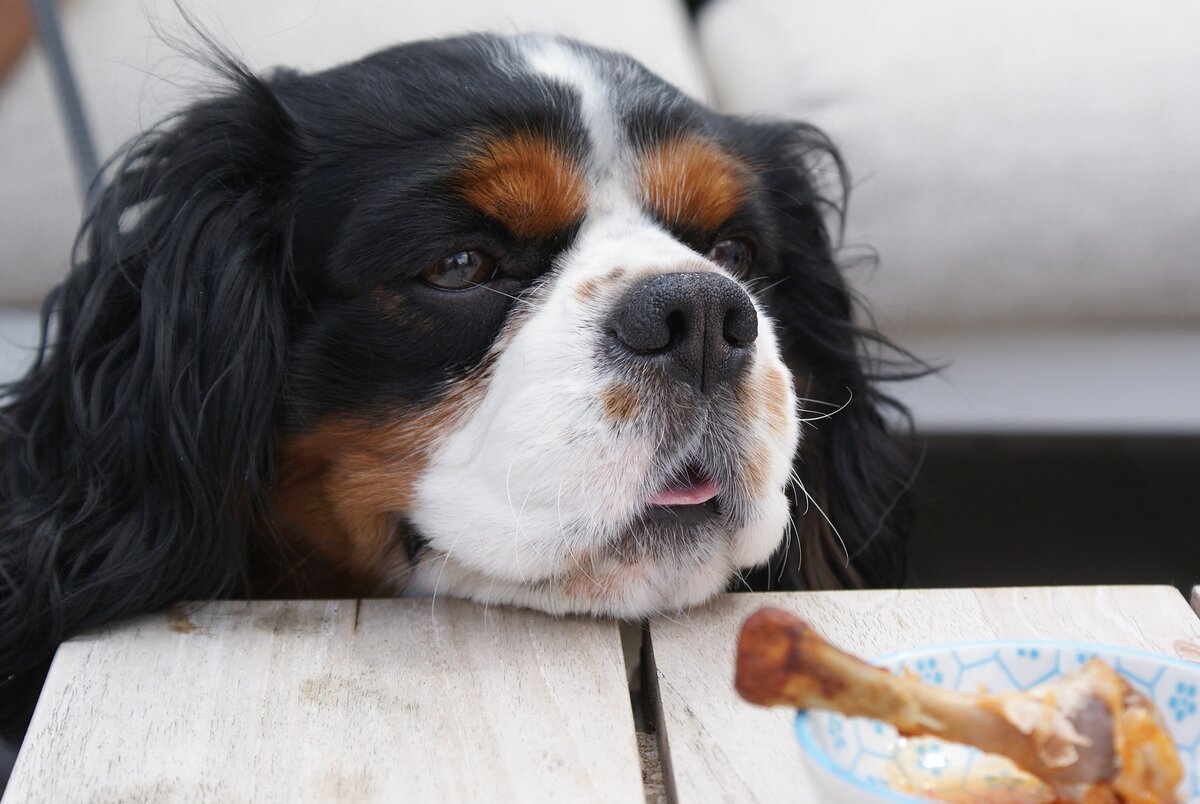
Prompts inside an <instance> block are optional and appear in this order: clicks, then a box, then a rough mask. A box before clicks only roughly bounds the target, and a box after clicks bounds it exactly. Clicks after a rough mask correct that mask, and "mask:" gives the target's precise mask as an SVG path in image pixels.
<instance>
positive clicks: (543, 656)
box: [5, 600, 643, 803]
mask: <svg viewBox="0 0 1200 804" xmlns="http://www.w3.org/2000/svg"><path fill="white" fill-rule="evenodd" d="M83 800H89V801H156V802H157V801H202V800H203V801H255V802H258V801H279V802H293V801H356V802H357V801H427V800H445V801H480V800H487V801H516V800H520V801H606V802H607V801H636V802H639V803H640V802H642V800H643V796H642V784H641V778H640V769H639V763H638V750H637V745H636V740H635V736H634V726H633V719H632V715H631V712H630V707H629V697H628V688H627V685H626V676H625V668H624V664H623V661H622V658H621V646H620V640H619V637H618V633H617V627H616V625H615V624H614V623H610V622H602V621H596V620H585V619H557V618H552V617H549V616H546V615H541V614H536V613H532V612H526V611H513V610H506V609H495V608H493V609H490V610H486V611H485V610H484V609H482V608H479V607H476V606H473V605H470V604H466V603H459V602H454V601H438V603H437V605H436V607H431V604H430V602H429V601H428V600H371V601H362V602H361V603H356V602H355V601H340V602H315V601H307V602H256V603H244V602H224V603H212V604H206V605H203V606H189V607H185V608H183V609H179V610H176V611H174V612H172V613H169V614H165V615H160V616H155V617H147V618H144V619H141V620H138V621H134V622H130V623H127V624H125V625H122V626H119V627H116V628H113V629H110V630H106V631H103V632H98V633H94V634H91V635H88V636H85V637H80V638H77V639H74V640H71V641H70V642H67V643H65V644H64V645H63V646H62V648H61V649H60V650H59V652H58V655H57V656H56V658H55V660H54V665H53V667H52V668H51V671H50V675H49V678H48V680H47V683H46V688H45V691H44V692H43V695H42V699H41V701H40V703H39V705H38V709H37V712H36V713H35V715H34V719H33V723H32V726H31V729H30V732H29V736H28V738H27V739H26V741H25V745H24V748H23V749H22V752H21V754H20V756H19V757H18V760H17V765H16V768H15V771H14V774H13V779H12V782H11V784H10V786H9V788H8V792H7V795H6V796H5V801H6V802H8V801H11V802H23V801H83Z"/></svg>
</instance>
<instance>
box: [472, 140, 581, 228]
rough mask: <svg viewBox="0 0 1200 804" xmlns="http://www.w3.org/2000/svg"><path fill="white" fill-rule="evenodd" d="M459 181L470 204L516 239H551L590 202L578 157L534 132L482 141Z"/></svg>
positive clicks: (578, 217)
mask: <svg viewBox="0 0 1200 804" xmlns="http://www.w3.org/2000/svg"><path fill="white" fill-rule="evenodd" d="M454 184H455V186H456V187H457V189H458V192H459V193H460V194H461V195H462V197H463V198H464V199H466V201H467V203H469V204H470V205H471V206H473V207H475V208H476V209H478V210H479V211H480V212H482V213H484V214H485V215H487V216H488V217H490V218H492V219H494V220H496V221H499V222H500V223H501V224H503V225H504V226H505V228H507V229H508V230H509V231H510V232H512V233H513V234H514V235H516V236H517V237H528V238H548V237H552V236H554V235H556V234H558V233H560V232H562V231H563V230H565V229H568V228H570V227H571V226H573V225H574V224H575V223H577V222H578V221H579V220H580V219H582V218H583V213H584V211H585V209H586V206H587V185H586V181H585V179H584V176H583V171H582V169H581V168H580V166H579V163H578V160H577V159H576V158H575V157H573V156H572V155H571V154H569V153H568V152H567V151H566V150H565V149H563V148H562V147H560V146H558V145H556V144H555V143H553V142H551V141H550V140H548V139H546V138H544V137H539V136H536V135H533V134H515V135H512V136H508V137H503V138H500V139H491V140H487V141H484V142H481V143H479V144H478V145H477V147H476V150H475V153H473V154H472V156H471V157H470V158H469V160H468V166H467V167H466V168H465V169H464V170H462V171H460V172H459V174H458V175H457V176H456V177H455V179H454Z"/></svg>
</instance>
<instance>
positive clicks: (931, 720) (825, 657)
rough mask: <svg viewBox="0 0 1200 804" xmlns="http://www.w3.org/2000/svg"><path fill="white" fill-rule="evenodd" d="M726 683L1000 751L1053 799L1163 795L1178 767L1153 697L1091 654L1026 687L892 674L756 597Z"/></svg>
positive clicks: (749, 695) (766, 697) (781, 701)
mask: <svg viewBox="0 0 1200 804" xmlns="http://www.w3.org/2000/svg"><path fill="white" fill-rule="evenodd" d="M735 686H736V687H737V690H738V692H739V693H740V694H741V696H742V697H743V698H745V699H746V700H748V701H750V702H751V703H756V704H760V705H762V706H771V705H787V706H795V707H799V708H801V709H808V708H816V709H831V710H834V711H837V712H842V713H844V714H846V715H850V716H857V717H870V718H875V719H877V720H883V721H886V722H888V723H891V724H892V725H894V726H895V727H896V728H897V729H898V730H899V731H900V733H901V734H903V735H906V736H915V735H931V736H936V737H940V738H942V739H945V740H949V741H951V742H958V743H964V744H967V745H972V746H975V747H977V748H979V749H981V750H983V751H987V752H990V753H995V754H1001V755H1003V756H1006V757H1008V758H1010V759H1012V760H1013V762H1015V763H1016V764H1017V765H1018V766H1020V767H1021V768H1024V769H1025V770H1027V771H1029V772H1030V773H1032V774H1034V775H1036V776H1038V777H1040V778H1041V779H1043V780H1044V781H1045V782H1047V783H1048V784H1050V785H1051V786H1052V787H1053V788H1054V790H1055V793H1056V794H1057V795H1058V796H1059V797H1060V798H1062V799H1063V800H1065V801H1086V802H1104V801H1112V802H1129V803H1130V804H1132V803H1133V802H1137V803H1138V804H1155V803H1158V804H1172V803H1173V802H1176V801H1177V798H1176V792H1175V790H1176V788H1177V786H1178V785H1179V781H1180V779H1181V778H1182V775H1183V773H1182V768H1181V766H1180V763H1179V758H1178V756H1177V755H1176V753H1175V745H1174V742H1173V741H1172V740H1171V737H1170V735H1169V734H1168V733H1167V731H1166V728H1165V727H1164V726H1163V724H1162V721H1161V719H1160V717H1159V716H1158V713H1157V712H1156V711H1155V710H1154V708H1153V705H1152V704H1151V703H1150V702H1149V701H1148V700H1146V698H1145V697H1144V696H1142V695H1141V694H1140V693H1138V692H1137V691H1136V690H1134V689H1132V688H1131V687H1130V686H1129V684H1128V683H1126V682H1125V680H1124V679H1123V678H1121V676H1120V675H1118V674H1117V673H1116V672H1115V671H1114V670H1112V669H1111V668H1110V667H1109V666H1108V665H1106V664H1104V663H1103V662H1099V661H1094V660H1093V661H1092V662H1089V663H1088V664H1087V665H1085V666H1084V667H1083V668H1082V669H1081V670H1080V671H1078V672H1077V673H1073V674H1071V675H1068V676H1064V677H1062V678H1060V679H1058V680H1056V681H1055V682H1053V683H1052V684H1047V685H1044V686H1042V687H1039V688H1036V689H1032V690H1029V691H1027V692H1010V693H998V694H988V693H982V694H979V695H970V694H967V693H962V692H955V691H951V690H944V689H939V688H937V687H932V686H928V685H926V684H922V683H920V682H919V681H918V680H916V679H915V678H911V677H906V676H896V675H892V674H891V673H889V672H887V671H886V670H883V669H881V668H878V667H875V666H873V665H870V664H867V663H866V662H864V661H862V660H861V659H858V658H856V657H854V656H851V655H850V654H848V653H844V652H843V651H841V650H838V649H837V648H835V647H833V646H832V645H830V644H829V643H828V642H826V641H825V640H824V639H822V638H821V637H820V635H818V634H817V633H816V632H815V631H813V630H812V628H810V627H809V626H808V625H807V624H806V623H804V621H802V620H800V619H799V618H797V617H795V616H794V615H792V614H790V613H788V612H785V611H781V610H779V609H762V610H761V611H758V612H756V613H755V614H753V615H752V616H751V617H750V618H749V619H748V620H747V621H746V623H745V625H744V626H743V627H742V635H741V639H740V640H739V643H738V657H737V673H736V679H735Z"/></svg>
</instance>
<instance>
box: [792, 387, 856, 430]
mask: <svg viewBox="0 0 1200 804" xmlns="http://www.w3.org/2000/svg"><path fill="white" fill-rule="evenodd" d="M846 390H847V391H849V393H850V396H849V398H847V399H846V401H845V402H843V403H842V404H841V405H840V406H839V407H838V408H837V409H836V410H831V411H829V412H828V413H815V411H810V410H806V409H805V408H804V407H803V406H801V407H800V414H801V415H800V417H799V421H801V422H817V421H820V420H821V419H829V418H832V417H834V416H836V415H837V414H839V413H841V412H842V411H843V410H845V409H846V408H848V407H849V406H850V403H851V402H853V401H854V391H853V390H852V389H850V388H847V389H846ZM822 404H826V405H827V404H829V403H828V402H824V403H822ZM805 413H815V415H813V416H808V417H805V416H804V415H803V414H805Z"/></svg>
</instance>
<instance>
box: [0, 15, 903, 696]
mask: <svg viewBox="0 0 1200 804" xmlns="http://www.w3.org/2000/svg"><path fill="white" fill-rule="evenodd" d="M221 69H222V70H223V71H224V73H225V76H226V78H227V79H228V86H227V88H226V89H224V90H223V91H221V92H220V93H219V94H217V95H215V96H214V97H212V98H210V99H208V100H203V101H199V102H197V103H195V104H193V105H192V106H190V107H188V108H187V109H185V110H184V111H182V112H180V113H179V114H178V115H176V116H175V117H174V118H172V119H171V120H169V121H167V122H166V123H165V124H164V125H163V126H160V127H159V128H156V129H155V130H152V131H151V132H148V133H147V134H145V135H143V136H142V137H140V138H138V139H137V140H135V141H134V142H133V143H132V144H131V145H130V146H129V147H128V149H127V150H126V151H125V152H124V154H123V155H122V156H121V158H120V161H118V162H115V163H114V164H113V165H112V166H111V168H110V171H109V177H108V179H107V182H106V185H105V186H104V188H103V192H102V193H101V195H100V197H99V201H98V202H97V204H96V205H95V206H94V208H93V209H92V210H91V212H90V214H89V217H88V219H87V221H86V224H85V227H84V229H83V232H82V234H81V237H80V241H79V246H78V257H77V259H76V261H75V266H74V268H73V270H72V272H71V275H70V276H69V277H68V279H67V281H66V282H65V283H64V284H63V285H62V286H61V287H60V288H59V289H58V290H57V291H56V292H55V293H54V294H53V295H52V297H51V298H50V300H49V302H48V304H49V309H50V310H51V312H52V314H53V315H52V320H53V337H52V339H51V341H50V343H49V344H48V345H47V346H46V347H45V349H44V350H43V352H42V353H41V356H40V359H39V361H38V363H37V365H35V366H34V368H33V369H32V370H31V372H30V373H29V375H28V376H27V377H26V378H25V379H23V380H22V381H21V382H20V383H18V384H16V385H15V386H13V387H12V388H10V389H9V390H8V394H7V400H6V402H5V407H4V411H3V415H4V422H3V424H4V431H5V436H4V443H3V447H2V450H0V458H2V460H3V466H2V469H3V472H2V477H3V484H4V485H3V488H2V489H0V528H2V529H3V551H4V552H3V555H2V556H0V558H2V560H3V570H4V572H3V577H4V579H5V583H6V591H5V598H4V600H3V607H4V622H5V623H9V624H16V625H12V626H11V627H10V626H9V625H6V626H5V628H6V632H5V634H4V648H5V649H4V651H3V654H4V655H6V656H8V655H14V656H15V655H18V654H19V653H20V651H16V650H15V649H14V650H9V648H10V647H13V646H16V645H26V646H28V645H30V644H33V643H39V644H45V645H51V644H53V643H54V642H55V641H57V640H58V639H60V638H61V637H62V636H63V635H66V634H70V633H73V632H75V631H77V630H79V629H80V628H84V627H89V626H93V625H98V624H101V623H103V622H105V621H107V620H111V619H113V618H115V617H119V616H125V615H128V614H132V613H137V612H139V611H144V610H146V609H148V608H153V607H155V606H160V605H163V604H165V603H168V602H171V601H173V600H178V599H183V598H197V597H211V596H215V595H221V594H231V593H236V594H247V593H250V594H254V593H267V594H274V593H278V592H279V591H280V590H285V591H287V592H289V593H299V594H309V595H320V594H339V593H345V594H355V595H367V594H397V593H406V592H415V593H421V592H426V593H434V592H436V593H438V594H447V595H456V596H463V597H471V598H475V599H478V600H483V601H492V602H510V603H517V604H523V605H529V606H534V607H539V608H543V609H547V610H550V611H583V612H596V613H603V614H612V615H618V616H641V615H644V614H647V613H649V612H653V611H658V610H664V609H673V608H677V607H681V606H686V605H689V604H692V603H696V602H698V601H700V600H702V599H704V598H706V597H708V596H710V595H712V594H714V593H715V592H717V591H719V590H721V589H724V588H726V587H727V586H728V585H730V584H731V583H732V582H734V581H737V580H738V578H739V576H741V578H742V579H743V580H745V581H747V582H749V583H750V585H753V586H757V587H763V586H770V585H777V586H782V587H785V588H798V587H800V586H803V585H806V584H807V585H809V586H820V587H832V586H843V585H862V584H890V583H896V582H897V581H898V580H899V575H900V571H901V566H902V563H901V560H902V556H903V550H902V549H901V548H900V547H899V542H898V540H899V538H900V536H901V534H902V533H903V516H901V515H900V514H902V512H903V505H902V504H898V503H902V501H903V492H904V487H905V485H904V481H905V477H904V473H903V471H902V468H903V460H902V458H901V457H900V455H899V453H898V451H897V450H896V447H895V446H894V445H893V443H892V441H891V440H890V438H889V437H888V434H887V432H886V430H885V427H884V424H883V419H882V418H881V416H880V412H879V408H880V406H881V405H882V404H885V403H886V398H885V397H882V396H881V395H879V394H878V392H876V391H875V389H874V387H873V385H872V382H871V380H872V379H873V377H872V370H871V369H870V368H869V364H868V363H867V361H866V360H865V359H864V349H863V345H864V343H865V342H867V341H870V340H872V339H877V336H875V335H874V334H873V333H871V332H870V331H869V330H866V329H863V328H860V327H859V326H857V325H855V324H854V323H853V322H852V317H851V312H852V311H851V301H850V298H849V296H848V294H847V291H846V288H845V285H844V283H843V281H842V279H841V277H840V275H839V272H838V270H837V267H836V265H835V263H834V260H833V257H832V254H831V249H830V242H829V238H828V236H827V233H826V230H825V226H824V223H823V221H822V206H823V205H825V204H826V202H825V201H824V200H823V199H822V196H821V193H820V192H819V189H818V186H817V184H818V183H817V182H815V181H814V180H813V172H814V171H815V170H816V169H818V167H819V166H821V165H829V164H832V165H833V166H834V167H835V168H836V167H838V164H837V159H836V154H835V152H834V151H833V150H832V148H831V147H830V146H829V144H828V143H827V142H826V141H825V139H824V138H823V137H822V136H821V135H820V134H819V133H818V132H816V131H814V130H813V129H811V128H809V127H806V126H803V125H798V124H784V123H769V122H761V121H750V120H745V119H739V118H734V117H729V116H725V115H721V114H717V113H715V112H713V111H711V110H709V109H707V108H705V107H704V106H702V105H700V104H698V103H696V102H695V101H693V100H691V99H689V98H687V97H686V96H684V95H682V94H681V93H679V92H678V91H676V90H675V89H673V88H672V87H670V86H669V85H667V84H666V83H664V82H663V81H661V80H660V79H658V78H656V77H655V76H653V75H652V74H650V73H649V72H647V71H646V70H645V69H643V68H642V67H640V66H639V65H638V64H636V63H635V62H634V61H632V60H630V59H628V58H626V57H623V56H620V55H617V54H615V53H611V52H606V51H600V50H596V49H592V48H589V47H585V46H583V45H580V44H578V43H575V42H571V41H567V40H563V39H557V38H552V37H493V36H472V37H464V38H457V39H448V40H441V41H434V42H423V43H415V44H409V45H404V46H401V47H397V48H394V49H391V50H387V51H384V52H381V53H378V54H376V55H373V56H370V57H368V58H366V59H364V60H362V61H360V62H357V63H353V64H349V65H346V66H343V67H338V68H335V69H332V70H329V71H326V72H322V73H317V74H312V75H301V74H297V73H291V72H280V73H277V74H274V75H273V76H271V77H270V78H268V79H262V78H259V77H257V76H254V75H252V74H251V73H249V72H248V71H247V70H245V69H244V68H242V67H241V66H239V65H238V64H236V63H235V62H233V61H232V60H224V61H222V62H221ZM836 175H837V174H836V171H835V177H836ZM829 414H832V415H829ZM752 568H757V569H752ZM264 578H265V579H267V580H265V581H264V580H263V579H264ZM256 581H257V583H256ZM739 582H740V581H739ZM39 641H40V642H39ZM21 655H23V656H25V657H33V658H31V659H28V661H33V662H36V661H41V660H43V659H44V657H45V655H44V652H43V653H38V652H37V651H25V653H23V654H21ZM22 661H25V659H22ZM21 669H22V668H20V667H16V666H13V667H5V668H0V670H3V671H4V672H5V673H14V672H18V671H20V670H21Z"/></svg>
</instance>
